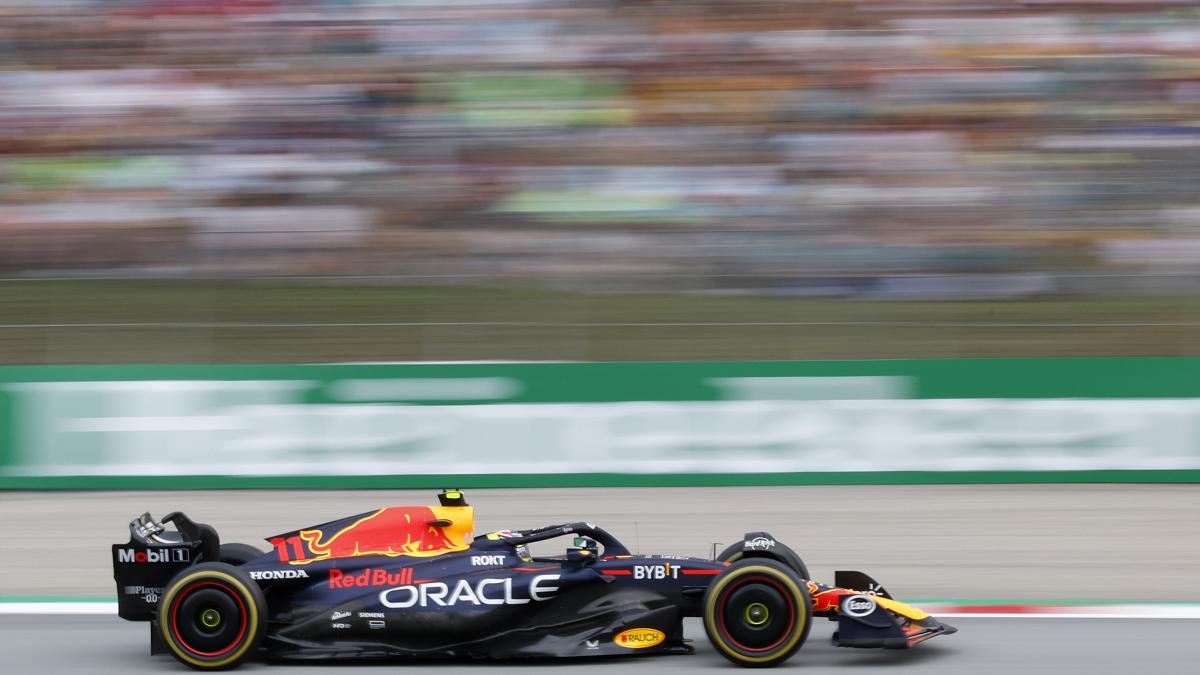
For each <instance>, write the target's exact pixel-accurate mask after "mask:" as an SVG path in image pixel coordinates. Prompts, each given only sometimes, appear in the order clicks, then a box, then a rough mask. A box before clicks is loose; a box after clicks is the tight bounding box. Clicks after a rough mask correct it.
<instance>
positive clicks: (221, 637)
mask: <svg viewBox="0 0 1200 675" xmlns="http://www.w3.org/2000/svg"><path fill="white" fill-rule="evenodd" d="M158 630H159V633H160V634H161V635H162V638H163V641H164V642H165V644H166V646H167V650H168V651H170V652H171V655H172V656H174V657H175V658H176V659H177V660H178V661H180V662H181V663H183V664H184V665H187V666H190V667H192V668H195V669H196V670H225V669H228V668H233V667H236V666H237V665H239V664H240V663H242V662H243V661H245V660H246V659H247V658H248V657H250V656H251V655H253V654H254V653H255V652H256V651H257V650H258V647H259V645H261V644H262V641H263V637H264V636H265V635H266V630H267V601H266V598H265V597H264V596H263V592H262V589H260V588H259V587H258V584H257V583H255V582H254V580H252V579H251V578H250V575H249V574H247V573H246V572H244V571H243V570H241V569H239V568H237V567H234V566H233V565H228V564H225V563H211V562H210V563H200V564H198V565H194V566H192V567H189V568H187V569H185V570H183V571H182V572H180V573H179V574H177V575H176V576H175V578H174V579H172V580H171V581H170V582H169V583H168V584H167V586H166V588H165V589H164V590H163V597H162V601H161V602H160V603H159V605H158Z"/></svg>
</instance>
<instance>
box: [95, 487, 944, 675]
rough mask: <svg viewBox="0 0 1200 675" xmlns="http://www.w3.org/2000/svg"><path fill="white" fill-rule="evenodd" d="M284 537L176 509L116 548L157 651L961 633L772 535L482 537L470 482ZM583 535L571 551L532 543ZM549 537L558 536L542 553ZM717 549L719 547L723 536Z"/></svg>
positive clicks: (478, 648) (222, 653)
mask: <svg viewBox="0 0 1200 675" xmlns="http://www.w3.org/2000/svg"><path fill="white" fill-rule="evenodd" d="M438 497H439V505H438V506H433V507H430V506H390V507H385V508H381V509H378V510H376V511H371V512H368V513H362V514H358V515H355V516H350V517H347V518H342V519H339V520H335V521H332V522H328V523H325V524H323V525H316V526H314V527H310V528H306V529H301V530H295V531H292V532H286V533H284V534H281V535H278V536H275V537H271V538H269V539H268V540H267V541H268V542H269V543H270V544H271V549H270V550H269V551H267V552H263V551H260V550H258V549H256V548H254V547H252V546H249V545H246V544H222V543H221V541H220V538H219V537H218V535H217V532H216V530H214V529H213V528H212V527H209V526H208V525H204V524H200V523H196V522H194V521H192V520H191V519H189V518H188V517H187V516H186V515H184V514H182V513H179V512H175V513H171V514H169V515H167V516H165V517H164V518H163V519H162V522H163V523H168V524H171V525H173V526H174V529H173V530H168V529H167V528H166V526H164V525H163V524H162V523H159V522H155V521H154V520H153V519H152V518H151V517H150V514H148V513H146V514H143V515H142V516H141V517H139V518H137V519H135V520H134V521H133V522H131V523H130V526H129V527H130V533H131V536H130V540H129V542H127V543H123V544H114V545H113V547H112V556H113V571H114V576H115V578H116V582H117V594H118V608H119V614H120V616H121V617H122V618H124V619H127V620H129V621H146V622H149V623H150V651H151V653H152V654H158V653H163V652H166V653H169V654H171V655H172V656H173V657H175V658H176V659H177V660H179V661H180V662H181V663H183V664H185V665H187V666H190V667H192V668H195V669H198V670H219V669H228V668H233V667H235V666H237V665H239V664H241V663H243V662H245V661H247V660H250V659H255V658H266V659H302V660H320V659H391V658H400V657H417V658H424V659H429V658H441V657H449V658H453V657H474V658H495V659H507V658H543V657H592V656H610V657H611V656H620V655H638V654H689V653H692V652H693V651H694V648H693V647H692V646H691V645H690V644H689V641H688V640H685V639H684V634H683V619H684V618H685V617H702V618H703V623H704V629H705V632H706V633H707V636H708V639H709V641H710V642H711V643H712V645H713V646H714V647H715V648H716V651H717V652H719V653H720V654H721V655H722V656H724V657H725V658H727V659H728V660H730V661H732V662H733V663H735V664H737V665H740V666H773V665H777V664H779V663H782V662H784V661H786V660H787V659H788V658H789V657H791V656H792V655H793V654H794V653H795V652H796V651H797V650H798V649H800V647H801V646H802V645H803V644H804V641H805V639H806V638H807V636H808V632H809V628H810V627H811V625H812V622H813V619H814V618H815V617H826V618H829V619H830V620H834V621H837V623H838V627H837V632H836V633H834V636H833V640H834V643H835V644H837V645H839V646H843V647H882V648H891V649H904V648H908V647H912V646H914V645H916V644H919V643H921V642H923V641H925V640H928V639H929V638H932V637H935V636H937V635H943V634H949V633H953V632H955V629H954V628H953V627H952V626H949V625H947V624H944V623H941V622H940V621H938V620H937V619H934V618H933V617H931V616H929V615H928V614H926V613H925V612H923V611H921V610H919V609H917V608H915V607H912V606H910V605H907V604H904V603H901V602H898V601H896V600H894V599H893V598H892V597H891V595H889V594H888V592H887V591H886V590H884V589H883V587H882V586H880V585H879V584H878V583H876V582H875V581H874V580H872V579H871V578H870V577H868V576H867V575H865V574H862V573H861V572H837V573H835V584H834V585H833V586H828V585H824V584H819V583H816V582H814V581H812V580H810V579H809V574H808V570H807V568H806V567H805V565H804V562H803V560H801V558H800V556H799V555H797V554H796V553H795V552H794V551H793V550H791V549H790V548H788V547H787V546H785V545H783V544H782V543H780V542H778V541H776V539H775V538H774V537H773V536H771V535H770V534H768V533H766V532H750V533H747V534H746V535H745V536H744V537H743V538H742V540H741V541H739V542H737V543H735V544H733V545H732V546H730V547H728V548H726V549H725V550H724V551H723V552H722V553H720V554H719V555H716V556H713V558H712V559H708V558H695V557H687V556H675V555H643V554H634V553H631V552H630V551H629V549H628V548H626V547H625V546H624V545H623V544H622V543H621V542H620V541H618V540H617V539H616V538H615V537H613V536H612V535H611V534H609V533H608V532H606V531H605V530H603V529H602V528H600V527H597V526H596V525H593V524H591V523H587V522H575V523H566V524H562V525H551V526H547V527H537V528H533V529H523V530H500V531H497V532H490V533H487V534H484V535H481V536H477V537H472V530H473V527H474V511H473V508H472V507H471V506H469V505H468V504H467V502H466V499H465V497H464V496H463V493H462V492H461V491H457V490H454V491H443V492H442V493H441V494H439V495H438ZM560 537H561V538H569V542H568V543H569V545H568V546H567V547H566V551H565V554H562V555H552V556H537V555H534V554H533V552H532V551H531V550H530V545H531V544H534V543H537V542H543V541H546V540H551V539H556V538H560ZM543 546H544V545H543ZM714 550H715V546H714Z"/></svg>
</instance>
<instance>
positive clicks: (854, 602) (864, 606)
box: [842, 595, 875, 617]
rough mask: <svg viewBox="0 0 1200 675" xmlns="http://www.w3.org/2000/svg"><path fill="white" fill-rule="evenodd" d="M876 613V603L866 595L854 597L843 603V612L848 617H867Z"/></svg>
mask: <svg viewBox="0 0 1200 675" xmlns="http://www.w3.org/2000/svg"><path fill="white" fill-rule="evenodd" d="M874 611H875V601H874V600H872V599H871V598H870V597H868V596H865V595H853V596H850V597H849V598H846V601H845V602H844V603H842V612H843V613H844V614H845V615H846V616H857V617H863V616H867V615H868V614H870V613H871V612H874Z"/></svg>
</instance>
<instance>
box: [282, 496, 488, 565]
mask: <svg viewBox="0 0 1200 675" xmlns="http://www.w3.org/2000/svg"><path fill="white" fill-rule="evenodd" d="M447 527H449V525H448V522H447V521H446V520H445V519H441V518H439V517H438V515H437V514H436V513H434V511H433V509H431V508H429V507H427V506H391V507H387V508H382V509H380V510H378V511H376V512H375V513H372V514H371V515H369V516H365V517H363V518H360V519H358V520H356V521H354V522H353V523H351V524H350V525H349V526H348V527H345V528H343V529H342V530H340V531H338V532H336V533H334V534H332V535H329V536H328V538H326V533H325V531H323V530H301V531H300V538H301V539H303V540H304V543H305V544H307V546H308V550H309V553H310V554H311V555H312V558H310V559H309V561H312V560H325V559H328V558H352V557H355V556H364V555H386V556H401V555H408V556H428V555H437V554H439V553H445V552H447V551H455V550H463V549H465V548H466V547H467V545H466V543H465V542H462V541H459V542H455V541H454V540H453V539H452V538H451V536H450V533H448V532H447V531H446V529H447Z"/></svg>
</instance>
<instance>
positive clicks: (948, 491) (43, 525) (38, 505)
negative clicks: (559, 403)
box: [0, 485, 1200, 672]
mask: <svg viewBox="0 0 1200 675" xmlns="http://www.w3.org/2000/svg"><path fill="white" fill-rule="evenodd" d="M467 497H468V499H469V500H470V501H471V503H472V504H473V505H474V506H475V507H476V525H477V526H476V531H477V532H487V531H492V530H497V529H504V528H513V529H519V528H522V527H529V526H534V525H543V524H551V523H556V522H569V521H574V520H587V521H591V522H594V523H596V524H598V525H600V526H602V527H605V528H606V529H608V530H609V531H611V532H613V533H614V534H615V535H617V536H618V537H619V538H621V539H622V540H623V541H625V542H626V544H628V545H629V546H630V547H631V548H632V549H634V550H640V551H641V552H644V553H670V554H683V555H708V553H709V550H710V543H711V542H720V543H722V544H728V543H730V542H732V541H735V540H737V539H740V538H741V535H742V533H744V532H747V531H755V530H765V531H767V532H770V533H771V534H772V535H774V536H775V538H776V539H778V540H779V541H782V542H784V543H786V544H789V545H790V546H792V547H793V548H794V549H796V550H797V551H798V552H799V553H800V554H801V555H802V556H803V557H804V559H805V560H806V562H807V563H808V567H809V569H810V570H811V572H812V574H813V576H814V577H815V578H816V579H817V580H818V581H820V580H831V579H832V575H833V571H834V570H835V569H858V570H861V571H864V572H867V573H868V574H870V575H871V576H873V577H874V578H875V579H877V580H878V581H880V582H882V583H883V584H884V586H885V587H887V588H888V590H889V591H891V592H892V594H893V595H896V596H897V597H901V598H908V599H913V598H950V599H976V598H996V599H1014V600H1028V601H1034V602H1036V601H1039V600H1082V601H1097V600H1127V601H1137V600H1142V601H1155V600H1157V601H1184V602H1197V601H1200V575H1197V574H1196V573H1195V570H1196V567H1195V561H1196V560H1197V558H1200V539H1198V538H1197V537H1196V536H1195V532H1196V529H1195V528H1196V525H1195V524H1196V523H1197V522H1200V485H929V486H922V485H912V486H803V487H758V488H753V487H743V488H654V489H651V488H621V489H608V488H591V489H575V490H542V489H536V490H535V489H528V490H474V491H469V492H468V493H467ZM428 503H435V500H434V495H433V494H432V492H431V491H411V490H409V491H346V492H339V491H314V492H295V491H259V492H254V491H226V492H196V491H178V492H165V491H144V492H61V493H60V492H0V572H2V574H0V596H12V595H21V596H46V595H54V596H63V595H66V596H93V597H105V596H106V597H110V598H111V597H113V594H114V585H113V580H112V564H111V553H110V548H109V547H110V545H111V544H114V543H124V542H126V541H128V537H129V530H128V523H129V521H130V520H131V519H133V518H134V517H135V516H137V515H138V514H140V513H142V512H143V511H151V512H152V513H153V514H154V516H155V517H160V518H161V517H162V516H163V515H165V514H166V513H168V512H170V511H175V510H182V511H185V512H187V513H188V515H190V516H191V517H193V518H194V519H195V520H197V521H200V522H207V523H209V524H211V525H213V526H215V527H216V528H217V530H218V531H219V532H220V533H221V537H222V540H223V541H226V542H234V541H241V542H248V543H255V544H258V545H259V546H261V547H264V548H265V547H266V544H265V543H264V542H263V541H262V540H263V538H265V537H268V536H270V535H273V534H277V533H280V532H285V531H289V530H293V529H297V528H299V527H303V526H307V525H313V524H317V523H320V522H324V521H328V520H332V519H334V518H336V517H341V516H346V515H351V514H355V513H361V512H364V511H369V510H372V509H375V508H378V507H379V506H383V505H389V504H428ZM1139 625H1141V624H1139ZM9 672H12V671H9Z"/></svg>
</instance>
